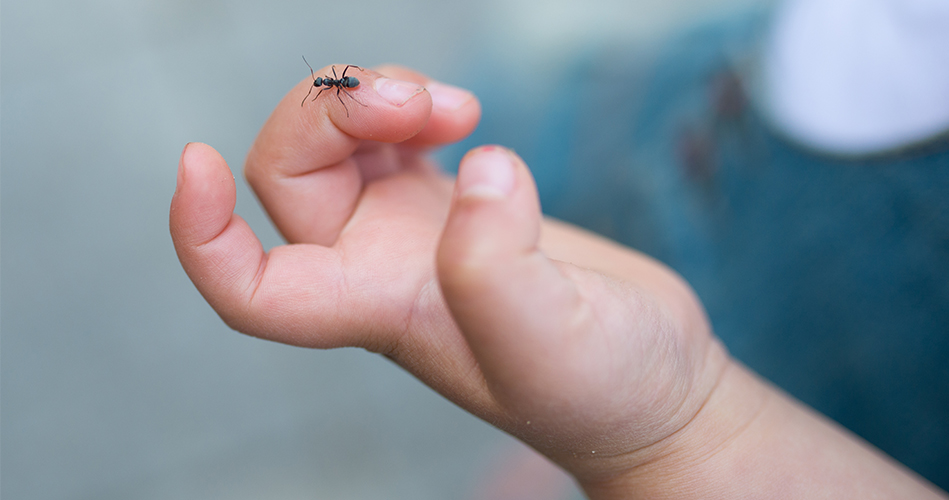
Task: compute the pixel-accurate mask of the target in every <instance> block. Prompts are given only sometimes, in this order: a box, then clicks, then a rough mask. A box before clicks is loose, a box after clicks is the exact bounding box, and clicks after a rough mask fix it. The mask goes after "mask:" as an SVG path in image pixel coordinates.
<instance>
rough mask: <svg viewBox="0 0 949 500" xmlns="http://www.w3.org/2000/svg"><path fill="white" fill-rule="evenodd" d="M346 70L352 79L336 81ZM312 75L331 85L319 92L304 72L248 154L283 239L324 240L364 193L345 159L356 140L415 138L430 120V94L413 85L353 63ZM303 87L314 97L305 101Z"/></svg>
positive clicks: (249, 170) (255, 184) (254, 183)
mask: <svg viewBox="0 0 949 500" xmlns="http://www.w3.org/2000/svg"><path fill="white" fill-rule="evenodd" d="M344 68H345V71H346V76H347V77H352V78H355V79H356V80H357V81H358V84H356V85H352V86H345V85H339V83H340V80H341V79H342V78H343V71H344ZM334 70H335V75H337V77H336V78H333V75H334ZM314 74H315V75H316V76H317V77H319V78H323V76H320V75H326V76H329V77H330V78H332V80H333V82H331V83H332V84H331V85H322V86H321V90H322V94H319V91H317V90H316V89H315V83H317V82H316V81H314V78H309V77H308V78H307V79H305V80H304V81H302V82H300V83H299V84H297V85H296V86H295V87H294V88H293V89H292V90H291V91H290V92H289V93H288V94H287V95H286V96H285V97H284V98H283V100H282V101H281V102H280V103H279V104H278V105H277V107H276V109H274V111H273V113H272V114H271V116H270V118H269V119H268V120H267V122H266V123H265V124H264V126H263V128H262V129H261V131H260V133H259V135H258V136H257V139H256V141H255V142H254V145H253V147H252V148H251V150H250V152H249V153H248V156H247V162H246V164H245V167H244V174H245V176H246V177H247V180H248V182H249V183H250V184H251V187H252V188H253V189H254V192H255V193H256V194H257V196H258V198H259V199H260V201H261V203H263V204H264V206H265V207H266V208H267V211H268V213H269V214H270V217H271V219H272V220H273V222H274V224H276V226H277V228H278V229H279V230H280V231H281V233H283V235H284V237H285V238H286V239H287V240H288V241H290V242H306V243H319V244H322V245H329V244H331V243H332V242H333V241H335V239H336V236H337V235H338V234H339V232H340V230H341V229H342V227H343V226H344V225H345V223H346V220H347V219H348V218H349V216H350V215H351V214H352V212H353V210H354V208H355V205H356V201H357V199H358V196H359V193H360V192H361V190H362V180H361V178H360V174H359V170H358V168H357V166H356V164H355V163H354V162H353V160H352V159H350V156H351V155H352V153H353V152H354V151H355V150H356V148H357V147H358V146H359V143H360V142H361V141H363V140H373V141H379V142H389V143H395V142H402V141H404V140H406V139H408V138H410V137H412V136H414V135H415V134H417V133H418V132H419V131H420V130H422V129H423V128H424V127H425V124H426V123H427V122H428V119H429V116H430V115H431V112H432V98H431V95H429V93H428V92H427V91H426V90H425V88H424V87H422V86H421V85H419V84H416V83H412V82H406V81H401V80H394V79H391V78H386V77H384V76H382V75H380V74H378V73H376V72H373V71H369V70H365V69H363V68H359V67H356V66H344V65H336V66H335V68H334V67H333V66H327V67H325V68H322V69H320V70H319V71H316V72H314ZM323 82H324V83H325V81H323ZM346 83H347V84H348V83H352V82H351V81H347V82H346ZM308 92H310V94H311V95H312V94H319V96H318V98H316V99H315V100H312V99H313V98H312V97H310V98H309V99H307V98H305V97H304V96H306V95H307V94H308ZM337 94H338V95H337ZM303 99H306V100H305V101H304V102H303V106H302V107H301V100H303ZM316 214H318V216H315V215H316Z"/></svg>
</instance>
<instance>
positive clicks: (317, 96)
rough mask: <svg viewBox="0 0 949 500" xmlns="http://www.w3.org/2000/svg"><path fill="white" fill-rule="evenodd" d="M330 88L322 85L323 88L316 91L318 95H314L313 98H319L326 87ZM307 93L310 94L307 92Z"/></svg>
mask: <svg viewBox="0 0 949 500" xmlns="http://www.w3.org/2000/svg"><path fill="white" fill-rule="evenodd" d="M328 88H329V87H322V88H320V91H319V92H317V93H316V95H315V96H314V97H313V100H314V101H315V100H316V99H317V98H319V97H320V94H322V93H323V91H324V90H326V89H328ZM307 95H309V94H307Z"/></svg>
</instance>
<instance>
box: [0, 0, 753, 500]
mask: <svg viewBox="0 0 949 500" xmlns="http://www.w3.org/2000/svg"><path fill="white" fill-rule="evenodd" d="M761 3H765V0H640V1H637V2H621V1H618V0H590V1H587V2H583V3H582V5H580V3H578V2H567V1H549V0H548V1H543V2H541V1H538V0H505V1H501V0H489V1H484V2H470V1H465V2H462V1H434V0H412V1H400V2H385V1H379V0H349V1H334V2H327V1H315V2H313V1H308V2H303V1H298V0H287V1H279V0H278V1H267V2H263V1H258V2H255V1H250V0H239V1H221V0H204V1H197V2H195V1H183V0H165V1H158V0H129V1H110V0H88V1H82V2H74V1H66V0H30V1H27V0H8V1H5V2H3V5H2V18H0V23H2V24H0V35H2V40H0V50H2V53H0V61H2V68H0V89H2V100H0V110H2V115H0V140H2V144H0V168H2V171H0V172H2V179H0V188H2V193H0V200H2V206H0V215H2V220H0V228H2V238H0V242H2V247H0V256H2V267H0V277H2V282H0V286H2V289H0V306H2V310H0V335H2V345H0V353H2V359H0V368H2V377H0V384H2V385H0V395H2V403H0V411H2V414H0V422H2V429H0V439H2V455H0V462H2V482H0V485H2V489H0V496H2V497H3V498H4V499H8V500H14V499H16V500H31V499H44V500H47V499H93V498H95V499H112V498H115V499H127V498H136V499H184V498H201V499H217V498H221V499H223V498H228V499H235V498H268V499H282V498H334V499H363V498H386V499H402V498H405V499H408V498H412V499H429V498H431V499H435V498H469V497H471V496H472V495H474V494H475V493H474V492H476V491H478V489H479V488H480V484H481V483H482V482H483V481H485V477H486V475H490V473H491V472H490V471H491V470H492V465H493V464H495V462H496V460H497V457H499V456H501V455H503V454H504V453H506V451H505V450H509V449H510V448H512V447H513V446H515V444H514V442H513V440H511V439H510V438H508V437H507V436H505V435H503V434H502V433H500V432H499V431H496V430H494V429H493V428H491V427H490V426H488V425H487V424H484V423H482V422H480V421H478V420H476V419H475V418H473V417H471V416H469V415H467V414H466V413H464V412H462V411H461V410H459V409H457V408H455V407H454V406H452V405H451V404H449V403H448V402H446V401H444V400H443V399H441V398H440V397H439V396H437V395H436V394H434V393H433V392H432V391H430V390H429V389H427V388H426V387H424V386H423V385H421V384H420V383H418V382H416V381H415V380H414V379H412V378H411V377H409V376H408V375H406V374H405V373H403V372H402V371H401V370H400V369H399V368H397V367H396V366H394V365H393V364H391V363H389V362H387V361H385V360H384V359H381V358H379V357H377V356H374V355H370V354H367V353H365V352H363V351H359V350H353V349H342V350H336V351H328V352H319V351H309V350H303V349H297V348H291V347H287V346H282V345H277V344H271V343H267V342H264V341H260V340H256V339H251V338H247V337H244V336H242V335H240V334H237V333H235V332H233V331H230V330H229V329H228V328H227V327H226V326H225V325H224V324H223V323H222V322H221V321H220V320H219V318H218V317H217V316H216V314H215V313H214V312H213V311H212V310H211V309H210V307H209V306H208V305H207V304H206V303H205V302H204V300H203V299H202V298H201V297H200V295H199V294H198V293H197V292H196V290H195V289H194V287H193V286H192V284H191V283H190V281H189V280H188V278H187V277H186V276H185V274H184V272H183V271H182V270H181V268H180V267H179V265H178V262H177V258H176V256H175V253H174V250H173V248H172V245H171V241H170V237H169V235H168V230H167V209H168V204H169V201H170V199H171V195H172V192H173V191H174V184H175V172H176V168H177V161H178V155H179V154H180V152H181V149H182V147H183V146H184V145H185V143H186V142H188V141H202V142H207V143H209V144H211V145H213V146H214V147H216V148H217V149H218V150H219V151H221V153H222V154H223V155H224V157H225V158H226V159H227V160H228V161H229V163H230V165H231V168H232V169H233V170H234V172H235V174H236V175H238V177H239V176H240V169H241V167H242V162H243V158H244V155H245V154H246V152H247V150H248V148H249V147H250V144H251V142H252V141H253V139H254V137H255V135H256V132H257V130H258V129H259V127H260V126H261V124H262V123H263V122H264V120H265V119H266V118H267V116H268V114H269V113H270V110H271V109H272V108H273V107H274V106H275V105H276V103H277V102H278V101H279V100H280V99H281V97H282V96H283V95H284V93H285V92H286V91H287V90H288V89H290V88H291V87H292V86H293V85H294V84H295V83H297V82H298V81H299V80H301V79H303V78H305V77H308V76H309V71H308V70H307V68H306V66H305V65H304V64H303V61H302V60H301V59H300V56H301V55H305V56H306V57H307V59H308V60H309V61H310V62H311V64H313V66H314V67H320V66H323V65H327V64H332V63H354V64H359V65H363V66H372V65H376V64H380V63H383V62H398V63H401V64H405V65H408V66H411V67H414V68H416V69H418V70H420V71H423V72H426V73H428V74H430V75H432V76H434V77H436V78H440V79H443V80H445V81H448V82H450V83H454V84H457V85H461V86H469V87H477V85H470V84H469V81H467V80H468V79H471V78H481V79H487V80H488V81H489V82H491V81H496V82H497V86H498V88H500V89H501V90H503V88H504V86H505V84H506V83H505V82H506V80H505V79H506V78H507V76H509V75H508V73H506V72H507V71H510V69H511V68H514V69H515V71H518V72H519V75H516V76H517V77H518V78H520V79H531V78H532V75H543V74H544V71H545V68H550V67H556V66H557V65H558V64H560V62H561V61H563V60H566V59H568V58H569V57H570V55H571V53H573V52H575V51H578V50H582V47H583V46H584V45H585V44H586V43H589V42H590V41H591V40H604V39H617V40H622V41H624V42H626V43H632V44H636V43H643V44H647V43H649V40H652V39H655V38H656V37H659V36H662V34H664V33H666V32H668V31H669V30H673V29H675V28H676V27H677V26H681V25H684V24H687V23H690V22H693V21H694V20H696V19H698V18H701V17H702V16H705V15H710V14H713V13H716V12H721V11H722V10H723V9H730V8H738V7H744V6H747V5H749V4H761ZM475 61H477V63H475ZM494 66H497V67H499V68H501V67H503V68H508V69H506V70H504V72H500V73H497V74H495V73H491V72H490V71H489V72H488V74H484V73H483V72H481V71H480V70H479V71H478V72H474V74H473V72H472V71H471V68H472V67H477V68H481V69H484V68H491V67H494ZM479 83H480V84H481V85H483V84H484V81H481V82H479ZM534 83H535V84H537V85H539V86H543V85H545V84H549V83H547V82H544V80H543V78H542V76H541V77H536V80H535V81H534ZM511 91H512V92H513V91H515V89H514V88H512V89H511ZM487 111H488V110H486V112H487ZM237 212H238V213H239V214H240V215H241V216H243V217H244V218H245V219H247V220H248V221H249V222H250V224H251V225H252V226H253V227H254V229H255V230H256V231H257V234H258V235H259V236H260V238H261V239H262V240H263V242H264V245H265V247H271V246H274V245H278V244H280V243H281V241H280V239H279V236H278V235H277V234H276V232H275V231H274V230H273V229H272V228H271V226H270V224H269V221H268V220H267V218H266V216H265V215H264V214H263V213H262V211H261V209H260V208H259V206H258V204H257V203H256V200H255V199H254V197H253V195H252V194H251V193H250V192H249V190H248V189H247V187H246V186H245V185H244V184H243V183H242V182H240V181H239V182H238V204H237Z"/></svg>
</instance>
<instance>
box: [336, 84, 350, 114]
mask: <svg viewBox="0 0 949 500" xmlns="http://www.w3.org/2000/svg"><path fill="white" fill-rule="evenodd" d="M340 90H343V87H337V88H336V98H337V99H339V103H340V104H342V105H343V109H345V110H346V118H349V108H348V107H346V103H345V102H343V98H342V97H340V96H339V91H340ZM346 93H347V94H348V93H349V92H346ZM350 97H352V96H350Z"/></svg>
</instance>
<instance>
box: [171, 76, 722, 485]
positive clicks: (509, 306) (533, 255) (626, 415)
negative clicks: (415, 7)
mask: <svg viewBox="0 0 949 500" xmlns="http://www.w3.org/2000/svg"><path fill="white" fill-rule="evenodd" d="M327 72H328V69H324V70H323V71H322V72H321V73H320V74H326V73H327ZM380 72H381V73H384V74H386V75H388V76H390V77H393V78H398V80H390V79H386V78H383V77H382V76H381V74H380V73H375V72H370V71H365V70H363V71H355V70H352V69H351V70H350V72H349V75H350V76H356V77H357V78H359V80H360V85H359V86H358V87H357V88H353V89H349V91H350V92H351V94H352V96H348V95H346V94H341V95H340V97H341V98H342V100H343V102H344V103H346V107H345V108H344V107H343V105H342V103H341V102H340V101H339V100H338V99H337V97H336V89H330V90H328V91H326V92H324V93H323V94H324V95H322V96H320V98H319V99H318V100H316V101H315V102H309V101H308V102H306V103H305V105H304V106H303V107H302V109H301V106H300V101H301V96H303V95H305V94H306V91H307V90H308V89H307V87H308V86H310V85H312V80H309V79H308V80H306V81H304V82H302V83H301V84H299V85H298V86H297V87H296V88H295V89H294V90H293V91H291V92H290V93H289V94H288V95H287V97H286V98H285V99H284V100H283V102H281V103H280V104H279V106H278V107H277V109H276V110H275V111H274V113H273V115H272V116H271V118H270V119H269V120H268V122H267V123H266V125H265V126H264V128H263V130H262V131H261V133H260V135H259V137H258V139H257V141H256V143H255V144H254V146H253V148H252V149H251V151H250V154H249V156H248V159H247V164H246V168H245V174H246V176H247V179H248V181H249V182H250V184H251V186H252V187H253V188H254V191H255V192H256V193H257V195H258V196H259V198H260V200H261V202H262V203H263V205H264V207H265V208H266V210H267V212H268V213H269V214H270V216H271V217H272V219H273V221H274V223H275V224H276V226H277V228H278V229H279V230H280V231H281V233H282V234H283V235H284V236H285V237H286V239H287V240H288V241H289V242H290V243H291V244H290V245H286V246H281V247H277V248H274V249H272V250H271V251H270V252H267V253H265V252H264V251H263V249H262V248H261V245H260V243H259V241H258V240H257V238H256V237H255V236H254V234H253V232H252V231H251V229H250V228H249V227H248V226H247V225H246V224H245V223H244V221H243V220H242V219H240V217H238V216H236V215H233V214H232V211H233V207H234V200H235V198H234V197H235V189H234V184H233V178H232V176H231V173H230V171H229V170H228V168H227V166H226V165H225V163H224V161H223V159H222V158H221V157H220V156H219V155H218V154H217V153H216V152H215V151H214V150H212V149H211V148H210V147H208V146H205V145H201V144H191V145H189V146H188V147H187V148H186V150H185V152H184V153H183V155H182V160H181V166H180V171H179V185H178V189H177V191H176V194H175V197H174V199H173V202H172V208H171V231H172V235H173V238H174V241H175V246H176V249H177V251H178V254H179V257H180V259H181V262H182V265H183V266H184V268H185V270H186V271H187V272H188V274H189V276H190V277H191V279H192V280H193V281H194V283H195V285H196V286H197V287H198V289H199V290H200V291H201V293H202V294H203V295H204V296H205V298H206V299H207V300H208V302H210V303H211V305H212V306H213V307H214V308H215V310H216V311H218V313H219V314H220V315H221V317H222V318H223V319H224V321H226V322H227V323H228V324H229V325H231V326H232V327H233V328H235V329H237V330H240V331H242V332H245V333H247V334H250V335H254V336H258V337H262V338H267V339H271V340H276V341H279V342H285V343H289V344H294V345H300V346H309V347H319V348H330V347H339V346H360V347H364V348H366V349H368V350H371V351H375V352H379V353H382V354H384V355H386V356H388V357H390V358H392V359H394V360H395V361H396V362H398V363H399V364H401V365H402V366H404V367H405V368H406V369H407V370H409V371H410V372H412V373H413V374H415V375H416V376H417V377H419V378H420V379H421V380H422V381H424V382H425V383H427V384H429V385H430V386H432V387H433V388H435V389H436V390H438V391H439V392H441V393H442V394H444V395H445V396H446V397H448V398H449V399H451V400H453V401H454V402H456V403H457V404H459V405H461V406H462V407H464V408H466V409H468V410H469V411H471V412H473V413H475V414H476V415H478V416H480V417H482V418H484V419H486V420H488V421H489V422H491V423H493V424H495V425H497V426H499V427H501V428H503V429H505V430H507V431H509V432H511V433H512V434H514V435H516V436H518V437H520V438H522V439H524V440H525V441H527V442H528V443H530V444H531V445H533V446H535V447H536V448H538V449H539V450H541V451H542V452H544V453H546V454H548V456H550V457H551V458H553V459H554V460H556V461H558V462H559V463H561V464H562V465H564V466H565V467H567V468H568V469H570V470H572V471H573V472H574V473H577V474H579V475H596V474H599V471H605V472H607V473H615V472H618V471H619V470H621V469H622V468H624V467H627V466H628V465H630V464H631V463H632V462H633V461H634V460H633V459H635V458H639V456H638V455H635V454H631V452H634V451H636V450H641V449H643V448H646V447H648V446H650V445H652V444H654V443H656V442H658V441H660V440H662V439H663V438H665V437H666V436H668V435H670V434H672V433H674V432H675V431H677V430H678V429H680V428H681V427H682V426H684V425H685V424H686V422H688V421H689V420H690V419H691V418H692V417H693V416H694V415H695V414H696V412H697V411H698V409H699V407H700V406H701V404H702V402H703V401H705V399H706V398H707V397H708V395H709V393H710V391H711V389H712V386H713V385H714V383H715V381H716V380H717V379H718V375H719V374H720V373H721V371H722V369H723V367H724V366H725V356H724V355H723V353H722V351H721V349H719V348H718V347H717V345H716V344H715V343H714V342H713V341H712V340H711V337H710V335H709V332H708V327H707V324H706V322H705V319H704V317H703V316H702V312H701V309H700V308H699V306H698V305H697V304H696V302H695V300H694V298H693V297H692V295H691V293H690V292H689V290H688V288H687V287H686V286H685V285H684V284H683V283H682V282H681V281H680V280H678V279H677V278H676V277H675V276H674V275H673V274H672V273H670V272H668V271H667V270H665V269H664V268H662V267H661V266H659V265H657V264H655V263H653V262H652V261H650V260H648V259H646V258H644V257H641V256H639V255H637V254H634V253H633V252H631V251H629V250H626V249H623V248H621V247H619V246H617V245H613V244H611V243H608V242H606V241H605V240H601V239H598V238H596V237H594V236H591V235H588V234H586V233H582V232H580V231H578V230H575V229H572V228H570V227H569V226H566V225H563V224H557V223H553V222H551V223H548V224H547V225H546V226H545V229H544V231H543V232H544V238H545V243H544V246H545V249H546V250H547V251H548V252H549V253H547V254H545V253H543V252H542V251H541V250H540V249H539V248H538V242H539V238H540V236H541V224H542V219H541V215H540V212H539V206H538V202H537V194H536V191H535V188H534V185H533V181H532V178H531V176H530V173H529V172H528V170H527V168H526V167H525V166H524V165H523V164H522V163H521V161H520V160H519V159H518V158H517V157H516V156H515V155H513V154H512V153H511V152H509V151H507V150H505V149H502V148H499V147H485V148H481V149H478V150H475V151H473V152H471V153H470V154H469V155H467V156H466V157H465V159H464V160H463V161H462V164H461V169H460V176H459V181H458V185H457V187H456V189H455V194H454V195H452V191H451V190H452V186H451V181H450V179H448V178H446V177H445V176H444V175H443V174H441V173H439V171H438V170H437V169H436V168H435V167H433V166H432V165H431V164H429V162H428V160H427V159H426V157H425V156H424V152H425V148H426V147H429V146H435V145H438V144H441V143H445V142H449V141H455V140H458V139H461V138H462V137H464V136H465V135H467V134H468V133H470V132H471V130H473V128H474V127H475V125H476V124H477V121H478V119H479V115H480V108H479V105H478V102H477V100H476V99H475V98H474V97H473V96H472V95H471V94H469V93H467V92H464V91H461V90H459V89H455V88H451V87H445V86H443V85H440V84H437V83H434V82H430V81H428V80H427V79H426V78H425V77H423V76H421V75H418V74H415V73H412V72H410V71H408V70H405V69H402V68H394V67H392V68H384V69H381V70H380ZM408 82H412V83H408ZM421 85H425V86H426V87H427V88H428V90H425V89H423V88H422V86H421ZM385 91H389V92H390V93H385ZM328 93H329V94H330V95H325V94H328ZM353 98H354V99H355V100H357V102H355V103H354V102H352V99H353ZM347 110H348V113H349V116H348V117H347V115H346V113H347ZM449 208H450V209H451V216H450V217H449V218H448V221H447V225H446V217H447V216H448V212H449ZM443 229H444V234H443V235H442V234H441V233H442V231H443ZM436 250H437V262H438V266H437V268H438V273H437V275H436ZM548 255H550V256H553V257H558V258H561V259H564V260H566V261H568V262H569V263H565V262H562V261H557V260H552V259H551V258H549V257H548ZM589 269H597V270H599V271H602V272H603V273H601V272H596V271H591V270H589ZM443 291H444V294H445V295H446V296H447V299H448V301H447V307H446V301H445V299H444V298H443V295H442V294H443ZM449 311H450V312H449ZM459 326H460V327H461V330H459ZM594 464H596V465H595V466H594ZM603 465H608V466H607V467H606V468H604V467H603Z"/></svg>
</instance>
